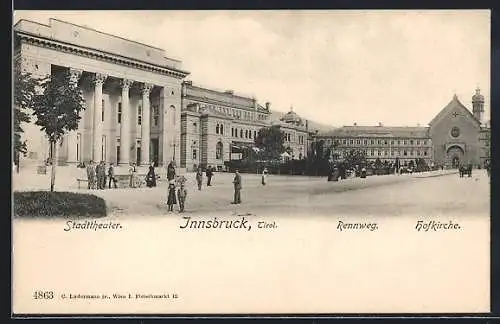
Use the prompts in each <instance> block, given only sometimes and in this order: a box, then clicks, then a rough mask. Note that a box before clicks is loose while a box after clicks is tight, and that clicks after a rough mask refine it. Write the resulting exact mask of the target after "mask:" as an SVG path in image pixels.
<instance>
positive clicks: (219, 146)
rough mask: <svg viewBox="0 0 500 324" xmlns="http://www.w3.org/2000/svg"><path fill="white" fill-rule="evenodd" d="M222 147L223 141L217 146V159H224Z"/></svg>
mask: <svg viewBox="0 0 500 324" xmlns="http://www.w3.org/2000/svg"><path fill="white" fill-rule="evenodd" d="M222 149H223V144H222V143H221V142H218V143H217V145H216V146H215V158H216V159H217V160H222Z"/></svg>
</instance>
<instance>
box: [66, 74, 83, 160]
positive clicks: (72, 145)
mask: <svg viewBox="0 0 500 324" xmlns="http://www.w3.org/2000/svg"><path fill="white" fill-rule="evenodd" d="M69 73H70V80H69V83H70V85H71V86H72V87H75V88H76V87H78V80H80V77H81V76H82V70H77V69H73V68H70V69H69ZM80 117H81V114H80ZM80 122H81V119H80ZM78 126H80V125H78ZM77 133H78V129H76V130H74V131H71V132H69V133H68V136H67V138H68V139H67V146H68V160H67V162H68V163H78V162H80V161H78V153H77V150H76V145H77ZM81 158H82V157H81V156H80V159H81Z"/></svg>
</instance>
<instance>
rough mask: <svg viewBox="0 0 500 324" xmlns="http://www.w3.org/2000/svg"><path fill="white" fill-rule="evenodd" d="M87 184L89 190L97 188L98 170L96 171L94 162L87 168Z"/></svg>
mask: <svg viewBox="0 0 500 324" xmlns="http://www.w3.org/2000/svg"><path fill="white" fill-rule="evenodd" d="M87 182H88V188H89V189H95V188H96V170H95V165H94V161H92V160H91V161H90V163H89V165H88V166H87Z"/></svg>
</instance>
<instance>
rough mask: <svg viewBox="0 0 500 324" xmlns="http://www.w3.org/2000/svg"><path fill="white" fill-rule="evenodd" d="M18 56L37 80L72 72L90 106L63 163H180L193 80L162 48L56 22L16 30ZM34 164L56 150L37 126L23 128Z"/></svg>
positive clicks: (67, 141)
mask: <svg viewBox="0 0 500 324" xmlns="http://www.w3.org/2000/svg"><path fill="white" fill-rule="evenodd" d="M14 32H15V44H14V58H15V59H17V60H21V62H22V63H21V64H22V68H23V70H25V71H28V72H31V73H32V74H33V75H34V76H35V77H45V76H49V75H54V74H57V73H61V72H63V71H65V70H66V71H67V70H69V71H70V73H71V76H72V80H71V81H72V83H73V84H74V85H75V86H78V87H79V88H80V89H81V90H82V92H83V96H84V99H85V103H86V109H85V111H83V112H82V115H81V117H82V119H81V121H80V125H79V127H78V130H76V131H74V132H72V133H70V134H67V135H66V136H65V137H64V138H63V140H62V141H61V143H59V146H58V149H57V151H58V153H57V156H58V160H59V161H58V162H59V163H60V164H65V163H78V162H83V161H89V160H94V161H101V160H104V161H107V162H115V163H116V162H117V163H119V164H121V165H128V164H129V163H139V164H148V163H149V162H150V161H154V162H155V163H157V164H158V165H165V164H167V163H169V162H170V161H172V160H175V161H176V162H177V164H179V163H180V156H181V155H180V149H179V148H180V146H181V145H180V140H181V139H180V126H181V125H180V119H181V89H182V81H183V79H184V78H185V77H186V76H187V75H188V74H189V73H188V72H186V71H183V70H182V68H181V62H180V61H178V60H174V59H171V58H168V57H165V52H164V51H163V50H162V49H159V48H155V47H152V46H148V45H145V44H141V43H137V42H134V41H131V40H127V39H123V38H120V37H117V36H113V35H109V34H105V33H101V32H98V31H96V30H93V29H89V28H86V27H82V26H77V25H73V24H71V23H67V22H63V21H60V20H57V19H51V20H50V22H49V24H48V25H43V24H39V23H36V22H32V21H27V20H21V21H19V22H18V23H17V24H16V25H15V26H14ZM24 130H25V133H24V136H25V137H26V138H27V139H28V142H27V145H28V156H27V160H28V161H30V160H31V161H36V162H37V163H39V162H40V161H43V160H45V159H47V158H48V157H49V156H50V154H51V152H50V149H49V145H48V142H47V140H46V137H45V136H44V134H43V133H41V131H40V130H39V128H38V127H37V126H35V125H34V124H33V123H30V124H28V125H25V126H24Z"/></svg>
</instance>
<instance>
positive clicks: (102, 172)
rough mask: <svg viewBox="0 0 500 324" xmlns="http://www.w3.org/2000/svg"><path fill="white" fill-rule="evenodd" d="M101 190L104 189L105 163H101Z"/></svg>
mask: <svg viewBox="0 0 500 324" xmlns="http://www.w3.org/2000/svg"><path fill="white" fill-rule="evenodd" d="M101 189H106V162H105V161H101Z"/></svg>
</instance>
